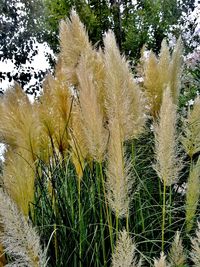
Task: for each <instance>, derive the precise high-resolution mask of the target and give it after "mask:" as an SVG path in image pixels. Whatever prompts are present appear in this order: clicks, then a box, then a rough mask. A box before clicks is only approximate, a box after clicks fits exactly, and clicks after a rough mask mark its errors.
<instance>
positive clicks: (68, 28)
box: [60, 11, 92, 84]
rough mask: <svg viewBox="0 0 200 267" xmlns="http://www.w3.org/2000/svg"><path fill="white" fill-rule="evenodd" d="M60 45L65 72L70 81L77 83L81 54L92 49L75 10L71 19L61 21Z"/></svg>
mask: <svg viewBox="0 0 200 267" xmlns="http://www.w3.org/2000/svg"><path fill="white" fill-rule="evenodd" d="M60 47H61V53H60V55H61V57H62V59H63V61H64V66H65V74H66V76H67V78H68V79H69V81H70V82H72V83H73V84H76V82H77V77H76V73H75V69H76V66H77V65H78V62H79V59H80V56H81V54H82V53H84V51H85V50H87V51H89V50H90V51H91V50H92V47H91V44H90V42H89V38H88V35H87V33H86V30H85V27H84V25H83V24H82V23H81V21H80V19H79V16H78V15H77V13H76V12H75V11H72V12H71V16H70V19H67V20H66V21H64V20H62V21H61V23H60Z"/></svg>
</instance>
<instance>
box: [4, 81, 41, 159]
mask: <svg viewBox="0 0 200 267" xmlns="http://www.w3.org/2000/svg"><path fill="white" fill-rule="evenodd" d="M0 139H1V142H3V143H5V144H8V145H9V146H11V147H12V148H15V147H19V148H20V149H21V150H23V149H24V150H25V153H27V152H29V153H30V154H31V157H32V161H34V160H35V159H36V158H37V152H38V146H39V127H38V114H37V113H35V112H34V106H33V105H32V104H31V103H30V101H29V99H28V97H27V95H26V94H25V93H24V92H23V90H22V88H21V87H20V86H19V85H18V84H15V86H14V87H13V88H10V89H9V90H7V91H6V93H5V95H4V96H3V97H2V99H1V100H0Z"/></svg>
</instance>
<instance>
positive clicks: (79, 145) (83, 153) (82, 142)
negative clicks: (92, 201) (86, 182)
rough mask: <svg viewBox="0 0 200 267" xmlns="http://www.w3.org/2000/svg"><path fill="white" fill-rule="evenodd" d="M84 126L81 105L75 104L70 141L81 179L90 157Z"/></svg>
mask: <svg viewBox="0 0 200 267" xmlns="http://www.w3.org/2000/svg"><path fill="white" fill-rule="evenodd" d="M82 127H83V126H82V121H81V111H80V107H79V106H78V105H75V106H74V111H73V116H72V125H71V128H70V129H71V131H70V140H69V143H70V146H71V159H72V162H73V164H74V166H75V169H76V173H77V175H78V178H79V179H82V176H83V170H84V167H85V159H86V158H87V157H88V149H87V148H88V146H87V144H86V138H85V134H84V131H83V130H82Z"/></svg>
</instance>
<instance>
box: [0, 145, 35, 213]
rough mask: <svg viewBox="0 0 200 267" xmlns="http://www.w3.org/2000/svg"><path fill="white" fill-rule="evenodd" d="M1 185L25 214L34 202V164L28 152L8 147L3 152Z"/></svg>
mask: <svg viewBox="0 0 200 267" xmlns="http://www.w3.org/2000/svg"><path fill="white" fill-rule="evenodd" d="M2 181H3V187H4V188H5V189H6V190H7V192H8V193H9V195H10V196H11V198H12V199H13V200H14V201H15V203H16V204H17V206H18V208H19V209H20V210H21V211H22V212H23V213H24V215H25V216H27V215H28V213H29V205H30V204H31V203H33V202H34V183H35V166H34V164H33V163H32V159H31V156H30V153H28V152H26V153H25V151H24V150H22V151H21V150H20V149H15V150H13V149H9V150H8V151H7V152H6V154H5V164H4V168H3V176H2Z"/></svg>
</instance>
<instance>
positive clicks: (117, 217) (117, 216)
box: [115, 212, 119, 240]
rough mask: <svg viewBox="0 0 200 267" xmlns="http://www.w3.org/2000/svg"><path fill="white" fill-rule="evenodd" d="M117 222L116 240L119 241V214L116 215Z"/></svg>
mask: <svg viewBox="0 0 200 267" xmlns="http://www.w3.org/2000/svg"><path fill="white" fill-rule="evenodd" d="M115 220H116V240H117V239H118V232H119V215H118V212H116V214H115Z"/></svg>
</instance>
